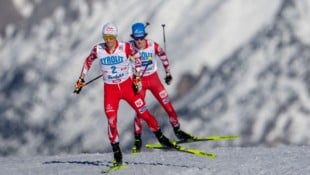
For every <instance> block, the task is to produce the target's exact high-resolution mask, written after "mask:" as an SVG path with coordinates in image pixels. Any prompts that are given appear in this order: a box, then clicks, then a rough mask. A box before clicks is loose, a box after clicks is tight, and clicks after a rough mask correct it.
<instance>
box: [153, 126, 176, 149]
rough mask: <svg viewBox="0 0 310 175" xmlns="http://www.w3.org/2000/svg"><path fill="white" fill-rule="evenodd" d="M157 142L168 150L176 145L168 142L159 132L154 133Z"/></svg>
mask: <svg viewBox="0 0 310 175" xmlns="http://www.w3.org/2000/svg"><path fill="white" fill-rule="evenodd" d="M154 134H155V136H156V138H157V140H158V141H159V143H160V144H162V145H164V146H166V147H168V148H175V146H176V143H174V142H172V141H170V140H169V139H168V138H167V137H166V136H165V135H164V134H163V133H162V132H161V130H158V131H156V132H154Z"/></svg>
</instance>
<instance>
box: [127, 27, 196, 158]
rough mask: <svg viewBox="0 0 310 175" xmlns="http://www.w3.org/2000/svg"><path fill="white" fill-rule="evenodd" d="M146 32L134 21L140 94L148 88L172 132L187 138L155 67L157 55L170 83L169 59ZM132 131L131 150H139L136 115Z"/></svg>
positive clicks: (133, 44) (139, 135) (181, 137)
mask: <svg viewBox="0 0 310 175" xmlns="http://www.w3.org/2000/svg"><path fill="white" fill-rule="evenodd" d="M146 36H147V33H146V32H145V26H144V24H143V23H135V24H133V25H132V34H131V37H132V38H133V40H132V41H130V43H131V44H132V47H133V48H135V50H137V51H139V53H140V55H141V61H142V66H141V74H142V75H141V76H142V90H141V91H140V94H141V96H142V97H143V98H145V95H146V90H150V91H151V92H152V94H153V95H154V97H155V98H156V99H157V100H158V102H159V103H160V104H161V106H162V107H163V108H164V109H165V111H166V112H167V114H168V117H169V121H170V123H171V126H172V127H173V129H174V132H175V134H176V136H177V138H178V139H180V140H187V139H191V138H192V135H190V134H187V133H185V132H184V131H182V130H181V129H180V123H179V121H178V117H177V114H176V112H175V110H174V108H173V106H172V103H171V101H170V99H169V96H168V93H167V91H166V90H165V87H164V85H163V84H162V83H161V81H160V79H159V76H158V73H157V69H158V65H157V59H155V57H156V56H157V57H158V58H159V60H160V61H161V62H162V65H163V67H164V69H165V72H166V77H165V82H166V84H168V85H169V84H170V83H171V81H172V76H171V73H170V68H169V61H168V58H167V55H166V53H165V51H164V50H163V49H162V48H161V47H160V46H159V44H158V43H156V42H154V41H152V40H149V39H146V38H145V37H146ZM134 130H135V131H134V133H135V145H134V147H133V151H134V152H135V151H140V149H141V144H142V140H141V133H142V121H141V118H140V117H136V118H135V121H134Z"/></svg>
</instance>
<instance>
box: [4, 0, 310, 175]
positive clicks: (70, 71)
mask: <svg viewBox="0 0 310 175" xmlns="http://www.w3.org/2000/svg"><path fill="white" fill-rule="evenodd" d="M0 14H1V21H0V26H1V28H0V59H1V60H0V61H1V64H0V80H1V83H0V156H1V158H0V160H1V163H0V174H69V175H71V174H100V172H101V171H102V170H105V169H106V168H107V166H108V165H111V160H112V153H111V146H110V143H109V140H108V138H107V121H106V118H105V115H104V111H103V108H102V106H103V104H102V97H103V94H102V93H103V92H102V82H101V81H100V80H97V81H95V82H93V83H92V84H90V85H89V86H87V87H86V88H84V89H83V90H82V92H81V93H80V94H79V95H76V94H73V93H72V91H73V88H74V84H75V82H76V80H77V78H78V76H79V73H80V71H81V67H82V64H83V61H84V59H85V57H86V56H87V55H88V54H89V52H90V49H91V48H92V46H93V45H95V44H97V43H99V42H102V38H101V29H102V25H103V24H105V23H107V22H110V21H112V22H114V23H115V24H116V25H117V26H118V28H119V36H118V38H119V40H129V39H130V32H131V25H132V23H134V22H137V21H141V22H150V24H151V25H150V26H148V28H147V32H148V37H149V38H150V39H153V40H155V41H157V42H158V43H159V44H160V45H162V46H163V47H164V42H163V32H162V24H165V25H166V27H165V34H166V46H167V53H168V56H169V60H170V65H171V72H172V76H173V78H174V79H173V82H172V85H171V86H167V85H165V87H166V88H167V90H168V93H169V95H170V97H171V99H172V101H173V105H174V107H175V109H176V111H177V114H178V116H179V120H180V123H181V127H182V129H183V130H185V131H187V132H190V133H192V134H193V135H195V136H210V135H240V138H239V139H236V140H233V141H220V142H207V143H199V144H194V143H192V144H188V145H186V146H189V147H193V148H197V149H202V150H205V151H210V152H214V153H217V154H218V158H216V159H205V158H200V157H195V156H192V155H187V154H185V153H178V152H172V151H171V152H163V151H150V150H146V149H145V150H144V152H143V153H141V154H138V155H135V156H134V155H131V154H130V153H129V152H130V149H131V147H132V145H133V132H132V130H133V126H132V125H133V119H134V112H133V110H132V109H130V107H129V105H127V104H126V103H125V102H121V103H120V110H119V117H118V121H119V122H118V128H119V133H120V145H121V148H122V150H123V151H124V161H125V162H127V163H128V164H129V165H130V166H129V168H128V169H126V170H122V171H119V172H117V173H115V174H152V173H153V174H159V173H161V174H233V175H234V174H309V172H310V171H309V168H308V167H307V166H306V165H307V163H308V164H309V162H310V161H309V145H310V131H309V128H310V127H309V126H310V27H309V26H310V22H309V21H310V0H298V1H297V0H272V1H270V0H257V1H255V3H254V2H252V1H248V0H229V1H227V0H208V1H206V0H196V1H188V0H158V1H151V0H145V1H141V0H131V1H126V2H124V1H123V0H107V1H101V0H91V1H90V0H79V1H76V0H66V1H63V0H53V1H47V0H45V1H44V0H2V1H1V2H0ZM98 74H100V71H99V68H98V63H97V62H94V63H93V69H92V70H91V71H90V72H89V74H88V75H87V77H86V81H88V80H90V79H92V78H93V77H96V76H97V75H98ZM159 74H160V76H161V78H162V79H163V78H164V71H163V69H162V67H160V69H159ZM182 83H183V84H182ZM184 86H188V87H190V89H186V88H185V89H186V91H183V89H182V87H184ZM147 105H148V107H149V109H150V111H151V113H153V114H154V115H155V116H156V118H157V119H158V121H159V124H160V126H161V127H162V130H163V132H164V133H165V134H166V135H167V136H168V137H169V138H172V139H175V136H174V134H173V131H172V128H171V127H170V125H169V123H168V119H167V116H166V114H165V113H164V112H163V111H162V109H161V108H159V107H158V105H157V102H156V101H154V99H153V97H152V96H151V95H150V94H147ZM154 141H155V138H154V135H153V134H152V133H151V132H150V131H149V130H148V129H147V127H146V126H145V127H144V132H143V143H153V142H154ZM83 153H85V154H83Z"/></svg>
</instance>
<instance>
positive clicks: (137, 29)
mask: <svg viewBox="0 0 310 175" xmlns="http://www.w3.org/2000/svg"><path fill="white" fill-rule="evenodd" d="M131 30H132V33H131V37H133V38H141V37H145V36H146V35H147V33H146V32H145V27H144V24H143V23H140V22H138V23H135V24H133V25H132V26H131Z"/></svg>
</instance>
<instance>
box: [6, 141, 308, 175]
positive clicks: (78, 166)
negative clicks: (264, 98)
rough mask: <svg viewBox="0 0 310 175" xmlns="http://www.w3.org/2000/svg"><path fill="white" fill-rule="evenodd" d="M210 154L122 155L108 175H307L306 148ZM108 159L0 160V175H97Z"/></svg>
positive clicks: (100, 156) (225, 150) (80, 156)
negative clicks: (119, 167)
mask: <svg viewBox="0 0 310 175" xmlns="http://www.w3.org/2000/svg"><path fill="white" fill-rule="evenodd" d="M206 149H207V148H206ZM209 151H212V152H215V153H217V154H218V157H217V158H215V159H208V158H202V157H197V156H194V155H190V154H186V153H180V152H174V151H168V152H163V151H159V150H158V151H153V152H149V151H146V152H143V153H140V154H136V155H132V154H128V153H125V154H124V162H125V163H126V164H128V165H129V166H128V167H127V168H126V169H122V170H119V171H116V172H113V173H110V174H115V175H116V174H117V175H123V174H124V175H125V174H126V175H127V174H132V175H142V174H149V175H158V174H164V175H188V174H193V175H194V174H195V175H213V174H216V175H227V174H229V175H239V174H242V175H245V174H257V175H267V174H268V175H275V174H280V175H307V174H309V172H310V166H309V162H310V148H309V147H308V146H300V147H295V146H291V147H287V146H279V147H277V148H266V147H255V148H254V147H253V148H250V147H249V148H244V147H243V148H241V147H218V148H214V149H210V150H209ZM111 159H112V155H111V154H110V153H103V154H99V153H97V154H77V155H74V154H72V155H57V156H34V157H11V158H10V157H9V158H0V169H1V171H0V174H1V175H7V174H14V175H26V174H35V175H85V174H91V175H97V174H98V175H99V174H103V173H102V172H103V171H106V170H107V169H108V167H109V166H111V164H112V162H111Z"/></svg>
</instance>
